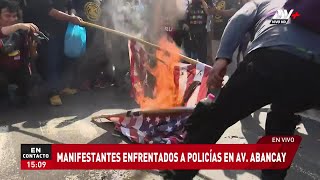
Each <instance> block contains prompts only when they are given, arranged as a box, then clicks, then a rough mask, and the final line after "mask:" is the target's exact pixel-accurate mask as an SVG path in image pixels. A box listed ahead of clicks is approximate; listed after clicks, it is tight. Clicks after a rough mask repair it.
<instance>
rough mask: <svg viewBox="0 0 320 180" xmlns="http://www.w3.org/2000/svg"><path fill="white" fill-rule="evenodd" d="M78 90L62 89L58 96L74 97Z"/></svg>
mask: <svg viewBox="0 0 320 180" xmlns="http://www.w3.org/2000/svg"><path fill="white" fill-rule="evenodd" d="M77 93H78V90H77V89H72V88H64V89H63V90H62V91H61V92H60V94H61V95H74V94H77Z"/></svg>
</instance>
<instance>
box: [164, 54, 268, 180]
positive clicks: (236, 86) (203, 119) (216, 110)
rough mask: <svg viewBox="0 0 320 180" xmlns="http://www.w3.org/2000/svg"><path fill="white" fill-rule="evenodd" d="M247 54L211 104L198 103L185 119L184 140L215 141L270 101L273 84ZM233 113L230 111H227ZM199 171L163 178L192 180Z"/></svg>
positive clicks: (188, 141)
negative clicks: (185, 133) (258, 70)
mask: <svg viewBox="0 0 320 180" xmlns="http://www.w3.org/2000/svg"><path fill="white" fill-rule="evenodd" d="M254 57H255V55H252V56H248V57H247V59H246V60H245V61H244V62H242V63H241V65H240V67H239V68H238V69H237V70H236V72H235V74H234V75H233V76H232V77H231V78H230V80H229V81H228V82H227V84H226V85H225V86H224V87H223V88H222V90H221V93H220V96H219V97H218V98H217V99H216V102H215V103H213V104H211V105H210V106H206V105H203V104H202V103H199V104H198V105H197V106H196V108H195V110H194V112H193V114H192V115H191V116H190V118H189V119H188V122H187V125H186V130H187V132H188V134H187V137H186V140H185V143H187V144H209V143H215V142H217V141H218V140H219V139H220V137H221V135H222V134H223V133H224V132H225V130H226V129H227V128H229V127H230V126H232V125H233V124H234V123H236V122H237V121H239V120H241V119H243V118H245V117H247V116H248V115H250V114H251V113H252V112H254V111H256V110H258V109H259V108H261V107H263V106H265V105H267V104H269V103H270V102H271V94H272V89H271V87H272V83H271V82H270V81H269V80H268V79H265V78H264V77H263V76H261V75H260V74H259V72H257V71H255V69H254V68H253V66H252V59H253V58H254ZM230 112H232V113H230ZM197 172H198V170H193V171H186V170H181V171H180V170H177V171H174V173H172V174H170V173H169V174H170V175H168V176H167V177H166V179H177V180H178V179H185V180H188V179H192V178H193V177H194V176H195V175H196V174H197ZM173 174H174V175H173Z"/></svg>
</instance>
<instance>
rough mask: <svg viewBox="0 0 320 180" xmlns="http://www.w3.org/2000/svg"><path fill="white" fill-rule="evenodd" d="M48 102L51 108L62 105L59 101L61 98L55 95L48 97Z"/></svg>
mask: <svg viewBox="0 0 320 180" xmlns="http://www.w3.org/2000/svg"><path fill="white" fill-rule="evenodd" d="M49 101H50V104H51V105H52V106H61V105H62V101H61V98H60V96H59V95H55V96H52V97H50V99H49Z"/></svg>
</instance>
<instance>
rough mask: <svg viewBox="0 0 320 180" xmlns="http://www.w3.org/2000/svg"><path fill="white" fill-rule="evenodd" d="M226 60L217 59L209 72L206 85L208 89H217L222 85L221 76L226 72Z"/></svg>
mask: <svg viewBox="0 0 320 180" xmlns="http://www.w3.org/2000/svg"><path fill="white" fill-rule="evenodd" d="M227 67H228V61H227V60H226V59H217V61H216V62H215V63H214V64H213V67H212V69H211V71H210V73H209V77H208V81H207V87H208V88H209V89H219V88H221V87H222V85H223V78H224V76H225V75H226V73H227Z"/></svg>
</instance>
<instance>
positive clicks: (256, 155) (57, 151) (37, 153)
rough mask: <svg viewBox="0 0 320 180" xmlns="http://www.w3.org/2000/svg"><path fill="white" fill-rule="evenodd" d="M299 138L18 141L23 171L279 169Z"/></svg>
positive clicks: (288, 162) (287, 161) (290, 156)
mask: <svg viewBox="0 0 320 180" xmlns="http://www.w3.org/2000/svg"><path fill="white" fill-rule="evenodd" d="M300 143H301V137H300V136H280V137H272V136H265V137H263V138H261V139H260V140H259V141H258V142H257V144H207V145H198V144H195V145H189V144H188V145H186V144H177V145H169V144H152V145H143V144H22V145H21V169H22V170H58V169H144V170H145V169H159V170H161V169H237V170H239V169H284V168H288V167H289V166H290V165H291V163H292V160H293V158H294V156H295V154H296V152H297V150H298V148H299V145H300Z"/></svg>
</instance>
